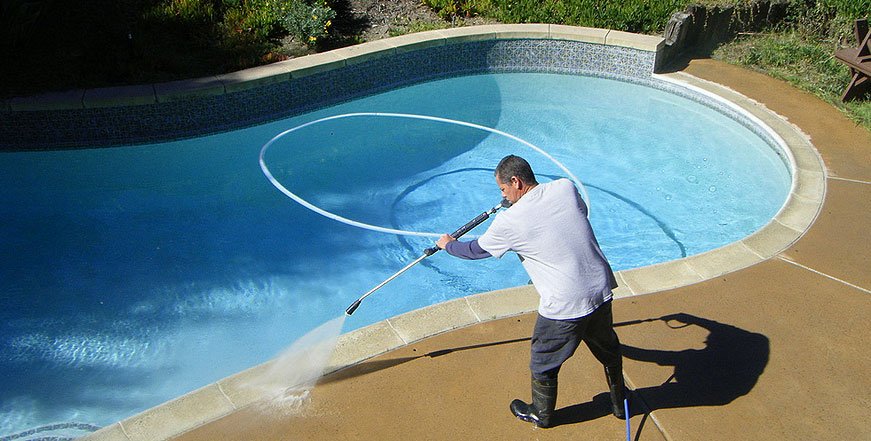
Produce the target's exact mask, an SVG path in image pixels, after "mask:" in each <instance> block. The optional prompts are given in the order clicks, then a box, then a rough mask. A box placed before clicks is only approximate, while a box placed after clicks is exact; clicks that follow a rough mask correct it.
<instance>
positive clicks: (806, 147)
mask: <svg viewBox="0 0 871 441" xmlns="http://www.w3.org/2000/svg"><path fill="white" fill-rule="evenodd" d="M476 32H477V33H476ZM609 36H610V37H609ZM636 37H637V38H636ZM491 38H493V39H500V38H502V39H513V38H552V39H573V40H578V41H585V42H593V43H600V44H609V41H610V44H614V45H620V46H626V45H632V46H626V47H633V48H636V49H643V50H651V51H657V52H659V50H661V48H662V39H661V38H658V37H650V36H643V35H635V34H628V33H625V32H618V31H609V30H603V29H590V28H574V27H570V26H562V25H489V26H479V27H470V28H456V29H450V30H440V31H429V32H424V33H420V34H410V35H406V36H401V37H394V38H392V39H386V40H379V41H375V42H372V43H365V44H362V45H359V46H353V47H351V48H345V49H340V50H339V51H345V52H342V53H341V54H331V55H322V56H321V54H317V55H314V56H311V57H314V58H312V59H309V60H304V61H305V62H303V61H299V62H296V63H295V64H294V65H293V66H292V67H293V69H291V70H290V71H291V72H295V71H296V69H297V68H300V69H308V70H304V71H308V72H312V73H314V72H315V71H317V69H320V68H321V67H319V66H321V65H319V64H318V62H319V61H320V62H323V63H324V64H325V65H326V66H333V67H335V66H336V63H340V64H341V63H347V62H348V60H357V61H363V60H368V59H371V57H377V56H379V54H381V55H387V54H390V53H396V51H408V50H414V49H416V48H423V47H428V46H429V45H437V44H446V42H447V41H457V40H458V39H459V41H474V40H481V39H491ZM639 46H643V47H639ZM326 54H330V53H326ZM361 57H362V58H361ZM366 57H369V58H366ZM303 58H308V57H303ZM658 58H659V57H658V56H657V62H659V60H658ZM300 60H302V59H300ZM290 61H293V60H290ZM351 62H353V61H351ZM267 67H268V66H267ZM287 67H289V66H283V67H281V68H275V69H279V70H282V69H285V68H287ZM255 69H256V70H258V71H260V70H261V69H258V68H255ZM270 72H271V73H270ZM249 74H250V75H251V76H250V77H249V78H250V79H251V81H253V82H255V83H257V84H263V81H280V80H276V79H275V76H276V75H278V77H282V76H283V75H285V74H286V73H285V72H284V71H283V70H282V71H281V72H280V73H275V71H273V70H271V69H262V71H260V72H247V73H244V74H243V73H237V74H236V77H237V78H242V77H246V76H247V75H249ZM228 75H232V74H228ZM284 78H289V77H284ZM653 78H654V79H657V80H661V81H665V82H669V83H672V84H675V85H678V86H680V87H684V88H687V89H691V90H693V91H696V92H698V93H702V94H704V95H707V96H709V97H711V98H714V99H716V100H718V101H720V102H721V103H723V104H725V105H727V106H729V107H731V108H733V109H734V110H736V111H739V112H740V113H742V114H744V115H745V116H747V117H748V118H750V119H751V120H753V121H755V122H758V123H761V127H763V128H765V129H766V130H768V131H769V132H770V134H771V136H772V138H773V139H775V140H776V141H777V142H778V143H779V144H780V145H781V147H782V148H783V151H784V153H785V154H786V156H787V160H788V162H789V163H790V164H791V167H792V170H791V171H792V176H793V182H792V187H791V190H790V194H789V197H788V198H787V200H786V202H785V203H784V205H783V207H782V208H781V209H780V210H779V212H778V213H777V214H776V215H775V216H774V218H773V219H772V220H771V221H770V222H769V223H768V224H766V225H765V226H764V227H762V228H761V229H760V230H758V231H757V232H755V233H753V234H751V235H750V236H748V237H746V238H744V239H742V240H740V241H737V242H733V243H731V244H728V245H725V246H723V247H720V248H717V249H715V250H711V251H708V252H705V253H702V254H699V255H694V256H690V257H687V258H683V259H679V260H673V261H669V262H664V263H660V264H656V265H651V266H646V267H642V268H635V269H631V270H625V271H619V272H617V274H616V276H617V281H618V284H619V285H620V286H619V287H618V288H617V289H616V290H615V291H614V295H615V298H624V297H631V296H638V295H646V294H652V293H656V292H661V291H665V290H668V289H672V288H677V287H681V286H687V285H691V284H695V283H700V282H703V281H705V280H709V279H712V278H716V277H720V276H722V275H725V274H728V273H731V272H734V271H737V270H740V269H743V268H746V267H749V266H752V265H755V264H758V263H761V262H763V261H766V260H768V259H770V258H772V257H774V256H776V255H777V254H779V253H780V252H782V251H783V250H785V249H787V248H789V246H790V245H792V244H793V243H795V242H796V241H797V240H798V239H799V238H800V237H801V236H803V235H804V233H805V232H806V231H807V230H808V229H809V228H810V226H811V225H812V224H813V223H814V221H815V220H816V218H817V216H818V215H819V213H820V210H821V209H822V203H823V201H824V199H825V193H826V176H827V172H826V170H825V166H824V164H823V162H822V159H821V157H820V155H819V154H818V152H817V151H816V149H815V148H814V147H813V145H812V144H811V142H810V140H809V138H808V136H807V135H805V134H804V133H802V132H801V130H800V129H798V128H797V127H795V126H794V125H792V124H790V123H789V122H788V121H786V119H784V118H783V117H781V116H779V115H777V114H775V113H774V112H772V111H770V110H768V109H767V108H766V107H765V106H764V105H762V104H760V103H758V102H755V101H753V100H751V99H749V98H747V97H745V96H744V95H741V94H739V93H737V92H735V91H734V90H731V89H729V88H726V87H724V86H721V85H718V84H716V83H712V82H708V81H705V80H701V79H699V78H696V77H694V76H692V75H689V74H686V73H682V72H678V73H670V74H655V75H653ZM258 82H259V83H258ZM197 84H204V83H197ZM195 86H196V84H195ZM238 87H243V86H238ZM225 91H226V86H225ZM188 96H190V95H188ZM129 104H130V103H129V102H125V103H124V104H118V105H129ZM83 105H84V104H83ZM537 306H538V295H537V294H536V292H535V290H534V288H533V287H532V286H520V287H513V288H507V289H502V290H497V291H490V292H485V293H480V294H475V295H471V296H467V297H463V298H459V299H455V300H451V301H447V302H444V303H440V304H436V305H431V306H428V307H425V308H421V309H418V310H415V311H411V312H408V313H405V314H402V315H399V316H395V317H392V318H389V319H386V320H383V321H380V322H377V323H374V324H372V325H369V326H366V327H363V328H360V329H357V330H355V331H351V332H349V333H346V334H343V335H341V336H340V337H339V340H338V344H337V346H336V350H335V351H334V353H333V356H332V358H331V360H330V362H329V366H328V368H327V370H326V373H331V372H335V371H337V370H340V369H343V368H346V367H349V366H353V365H356V364H358V363H360V362H363V361H365V360H367V359H370V358H372V357H375V356H378V355H381V354H384V353H386V352H389V351H391V350H394V349H397V348H400V347H402V346H405V345H407V344H410V343H413V342H416V341H419V340H422V339H424V338H427V337H430V336H433V335H437V334H441V333H444V332H449V331H451V330H455V329H460V328H464V327H467V326H472V325H475V324H478V323H483V322H486V321H490V320H496V319H500V318H504V317H510V316H515V315H520V314H524V313H528V312H532V311H535V310H536V309H537ZM272 363H273V361H267V362H265V363H263V364H260V365H257V366H254V367H252V368H249V369H246V370H244V371H242V372H239V373H237V374H234V375H231V376H229V377H226V378H224V379H221V380H218V381H217V382H214V383H211V384H209V385H206V386H204V387H202V388H200V389H197V390H195V391H192V392H190V393H188V394H185V395H183V396H181V397H178V398H176V399H174V400H171V401H169V402H166V403H164V404H161V405H158V406H156V407H153V408H151V409H149V410H146V411H144V412H142V413H140V414H137V415H134V416H132V417H130V418H127V419H125V420H123V421H120V422H117V423H114V424H111V425H109V426H106V427H104V428H102V429H100V430H99V431H97V432H94V433H93V434H90V435H88V436H86V437H84V439H88V440H156V439H169V438H171V437H173V436H176V435H179V434H181V433H184V432H186V431H189V430H191V429H194V428H196V427H199V426H201V425H203V424H206V423H208V422H210V421H214V420H216V419H218V418H220V417H222V416H225V415H227V414H229V413H231V412H234V411H236V410H239V409H241V408H244V407H246V406H248V405H251V404H254V403H256V402H257V401H259V400H260V399H262V398H263V397H262V396H260V395H259V394H257V393H255V392H252V391H251V390H249V389H247V388H246V387H245V384H246V383H247V382H248V380H250V379H252V378H256V377H257V376H259V375H260V374H261V373H262V372H264V371H265V370H266V369H269V367H270V366H271V364H272Z"/></svg>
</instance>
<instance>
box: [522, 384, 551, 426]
mask: <svg viewBox="0 0 871 441" xmlns="http://www.w3.org/2000/svg"><path fill="white" fill-rule="evenodd" d="M556 391H557V380H556V379H553V380H544V381H539V380H536V379H535V378H533V379H532V404H526V403H524V402H523V401H521V400H514V401H512V402H511V413H513V414H514V416H516V417H517V418H520V419H521V420H523V421H527V422H530V423H533V424H535V425H536V426H538V427H550V425H551V418H552V417H553V411H554V409H555V408H556Z"/></svg>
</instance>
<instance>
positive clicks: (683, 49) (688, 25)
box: [663, 0, 788, 64]
mask: <svg viewBox="0 0 871 441" xmlns="http://www.w3.org/2000/svg"><path fill="white" fill-rule="evenodd" d="M787 5H788V2H787V1H786V0H757V1H754V2H752V3H750V4H749V5H746V6H713V7H706V6H703V5H690V6H687V8H686V9H684V10H683V11H680V12H676V13H674V14H673V15H672V16H671V19H670V20H669V22H668V24H667V25H666V27H665V31H664V33H663V38H665V49H664V53H663V56H664V57H663V61H664V62H665V63H666V64H667V63H668V62H672V61H674V60H676V59H678V58H679V57H680V56H681V55H690V54H693V55H698V54H702V55H708V54H710V53H711V51H712V50H713V49H714V48H715V47H716V46H717V45H718V44H720V43H722V42H724V41H729V40H731V39H733V38H735V36H736V35H737V34H738V33H739V32H757V31H760V30H763V29H765V28H767V27H770V26H773V25H776V24H777V23H780V22H781V21H782V20H783V19H784V17H785V16H786V12H787Z"/></svg>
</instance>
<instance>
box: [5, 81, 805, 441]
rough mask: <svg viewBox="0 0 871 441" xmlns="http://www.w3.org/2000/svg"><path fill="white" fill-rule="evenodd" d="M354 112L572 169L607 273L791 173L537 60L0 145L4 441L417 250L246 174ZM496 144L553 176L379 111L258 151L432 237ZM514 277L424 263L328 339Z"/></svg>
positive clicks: (357, 206) (741, 141) (392, 268)
mask: <svg viewBox="0 0 871 441" xmlns="http://www.w3.org/2000/svg"><path fill="white" fill-rule="evenodd" d="M349 112H397V113H408V114H423V115H433V116H439V117H444V118H450V119H455V120H460V121H468V122H472V123H475V124H480V125H482V126H486V127H492V128H497V129H499V130H502V131H504V132H507V133H510V134H512V135H515V136H518V137H520V138H522V139H524V140H526V141H528V142H530V143H533V144H535V145H536V146H538V147H540V148H542V149H544V150H545V151H547V152H548V153H549V154H551V155H552V156H553V157H554V158H556V159H557V160H558V161H559V162H561V163H562V164H565V166H566V167H568V169H569V170H571V171H572V173H573V174H575V175H576V176H577V177H579V178H580V179H581V180H582V181H583V184H584V186H585V187H586V190H587V192H588V194H589V198H590V205H591V216H590V218H591V221H592V223H593V227H594V229H595V231H596V234H597V236H598V239H599V242H600V244H601V247H602V249H603V251H604V252H605V254H606V256H607V257H608V258H609V260H610V261H611V263H612V265H613V266H614V269H615V270H621V269H628V268H635V267H640V266H645V265H650V264H653V263H657V262H663V261H668V260H673V259H677V258H681V257H684V256H688V255H693V254H697V253H701V252H704V251H707V250H711V249H714V248H717V247H720V246H722V245H725V244H728V243H730V242H734V241H736V240H739V239H741V238H743V237H746V236H747V235H749V234H751V233H752V232H754V231H755V230H757V229H759V228H760V227H762V226H763V225H765V224H766V223H767V222H768V221H769V220H770V219H771V218H772V217H773V216H774V215H775V213H776V212H777V211H778V210H779V208H780V207H781V206H782V205H783V203H784V201H785V200H786V198H787V195H788V193H789V189H790V184H791V178H790V172H789V170H788V168H787V166H786V165H785V161H784V160H783V158H782V157H781V156H780V155H778V154H777V153H776V151H775V150H774V149H773V148H772V147H771V146H769V145H768V144H767V143H766V142H764V141H763V140H762V139H760V138H759V137H758V136H757V135H755V134H754V133H753V132H751V131H750V130H748V129H747V128H745V127H744V126H742V125H741V124H738V123H737V122H735V121H734V120H731V119H729V118H726V117H724V116H723V115H722V114H720V113H718V112H716V111H714V110H712V109H710V108H708V107H706V106H703V105H700V104H698V103H696V102H694V101H691V100H688V99H685V98H681V97H678V96H675V95H672V94H668V93H665V92H662V91H659V90H656V89H651V88H647V87H643V86H639V85H634V84H628V83H622V82H617V81H613V80H607V79H599V78H590V77H579V76H565V75H555V74H524V73H517V74H492V75H475V76H467V77H458V78H452V79H446V80H440V81H434V82H429V83H425V84H420V85H415V86H411V87H406V88H402V89H398V90H395V91H391V92H387V93H382V94H378V95H374V96H371V97H367V98H363V99H358V100H355V101H351V102H347V103H344V104H341V105H338V106H335V107H331V108H327V109H323V110H320V111H318V112H314V113H311V114H307V115H303V116H299V117H294V118H290V119H287V120H282V121H276V122H273V123H269V124H265V125H262V126H258V127H253V128H250V129H245V130H240V131H235V132H229V133H224V134H219V135H214V136H207V137H201V138H196V139H189V140H180V141H177V142H170V143H163V144H155V145H144V146H128V147H117V148H109V149H85V150H75V151H58V152H38V153H35V152H26V153H2V154H0V185H2V188H3V189H4V191H3V192H0V293H2V296H0V299H2V300H0V302H2V303H0V318H2V320H0V354H2V359H0V372H3V373H4V374H3V375H4V377H5V378H4V381H2V382H0V437H2V436H4V435H10V434H16V433H19V432H22V431H25V430H28V429H33V428H36V427H41V426H45V425H48V424H52V423H56V422H61V423H71V422H75V423H79V424H92V425H97V426H103V425H108V424H111V423H112V422H115V421H118V420H121V419H123V418H126V417H128V416H131V415H133V414H135V413H137V412H140V411H142V410H145V409H147V408H149V407H152V406H155V405H157V404H160V403H162V402H164V401H167V400H169V399H172V398H174V397H177V396H179V395H181V394H184V393H186V392H188V391H191V390H194V389H196V388H198V387H201V386H203V385H206V384H208V383H211V382H214V381H216V380H218V379H220V378H222V377H225V376H227V375H230V374H233V373H235V372H238V371H240V370H243V369H245V368H247V367H250V366H253V365H255V364H258V363H261V362H263V361H266V360H268V359H270V358H271V357H273V356H275V355H276V354H277V353H279V352H280V351H281V349H282V348H284V347H286V346H287V345H289V344H290V343H292V342H293V341H294V339H296V338H297V337H299V336H301V335H303V334H305V333H306V332H307V331H309V330H311V329H314V328H315V327H317V326H318V325H320V324H322V323H324V322H326V321H327V320H329V319H332V318H335V317H336V316H338V315H340V314H342V313H344V310H345V308H346V307H347V306H348V305H349V304H350V303H351V302H352V301H353V300H355V299H356V298H357V297H359V296H360V295H361V294H362V293H364V292H366V291H368V290H369V289H370V288H371V287H373V286H375V285H376V284H377V283H379V282H381V281H382V280H384V279H385V278H387V277H388V276H390V275H392V274H393V273H394V272H396V271H397V270H398V269H400V268H401V267H402V266H404V265H405V264H406V263H407V262H409V261H411V260H413V259H414V258H416V257H418V256H419V255H420V253H421V251H422V250H423V249H424V248H426V247H428V246H430V245H431V244H432V240H431V239H427V238H420V237H402V236H396V235H390V234H384V233H378V232H373V231H369V230H366V229H361V228H357V227H353V226H349V225H346V224H343V223H339V222H337V221H335V220H331V219H328V218H326V217H324V216H321V215H319V214H317V213H314V212H313V211H310V210H308V209H306V208H304V207H302V206H301V205H299V204H297V203H296V202H294V201H292V200H291V199H289V198H287V197H286V196H285V195H283V194H282V193H280V192H279V191H278V190H277V189H276V188H274V187H273V186H272V185H271V184H270V183H269V181H267V179H266V178H265V177H264V175H263V173H262V171H261V170H260V168H259V164H258V154H259V151H260V148H261V147H262V146H263V145H264V144H265V143H266V142H267V141H269V140H270V139H272V138H273V137H274V136H275V135H276V134H278V133H280V132H282V131H284V130H287V129H289V128H291V127H294V126H297V125H300V124H303V123H305V122H309V121H313V120H316V119H318V118H322V117H325V116H329V115H338V114H344V113H349ZM509 153H515V154H519V155H521V156H524V157H526V158H527V159H528V160H529V161H530V163H531V164H532V166H533V169H534V170H535V171H536V173H537V174H538V175H539V177H540V180H541V181H548V180H550V179H555V178H558V177H561V176H564V175H565V173H563V172H562V171H561V170H560V169H559V168H558V167H556V166H555V165H554V164H553V163H552V162H550V161H548V160H547V159H546V158H544V157H543V156H542V155H540V154H538V153H537V152H535V151H533V150H531V149H529V148H528V147H526V146H524V145H522V144H520V143H518V142H516V141H512V140H510V139H508V138H505V137H502V136H498V135H495V134H492V133H487V132H484V131H481V130H475V129H472V128H469V127H463V126H457V125H452V124H445V123H439V122H435V121H428V120H409V119H397V118H389V117H359V118H343V119H337V120H331V121H327V122H324V123H320V124H316V125H312V126H309V127H306V128H305V129H301V130H298V131H295V132H293V133H291V134H289V135H288V136H284V137H282V138H281V139H280V140H279V141H277V142H276V143H275V144H274V145H273V146H272V147H271V148H270V150H269V151H268V152H267V154H266V156H265V161H266V163H267V164H268V166H269V169H270V170H271V171H272V172H273V173H274V174H275V176H276V178H277V179H279V180H280V182H281V183H282V184H283V185H285V186H287V188H289V189H291V190H292V191H294V192H295V193H296V194H298V195H300V196H301V197H303V198H304V199H306V200H307V201H309V202H311V203H313V204H315V205H317V206H318V207H321V208H322V209H324V210H327V211H330V212H332V213H336V214H338V215H341V216H344V217H347V218H350V219H354V220H358V221H360V222H366V223H369V224H372V225H379V226H384V227H389V228H396V229H403V230H413V231H422V232H436V233H441V232H449V231H453V230H454V229H455V228H457V227H458V226H460V225H462V224H464V223H465V222H466V221H468V220H469V219H471V218H473V217H475V216H476V215H478V214H479V213H481V212H482V211H484V210H486V209H488V208H490V207H492V206H493V205H495V204H496V203H498V202H499V199H500V194H499V190H498V188H497V187H496V185H495V183H494V181H493V167H494V166H495V165H496V163H497V162H498V161H499V159H500V158H501V157H502V156H504V155H506V154H509ZM486 225H487V224H485V225H483V226H482V227H479V230H476V231H473V232H472V233H471V234H470V235H474V234H475V233H476V232H477V233H478V234H480V232H481V231H483V229H484V228H486ZM527 280H528V277H527V276H526V274H525V273H524V271H523V269H522V267H521V266H520V263H519V261H518V260H517V259H516V258H512V257H510V256H509V257H506V258H503V259H501V260H493V259H490V260H486V261H478V262H467V261H461V260H459V259H453V258H451V257H450V256H447V255H446V254H445V253H439V254H436V255H435V256H432V257H431V258H429V259H427V260H426V261H424V262H423V263H422V264H421V265H418V266H417V267H415V268H413V269H412V270H411V271H409V272H408V273H406V274H404V275H403V276H401V277H400V278H398V279H396V280H395V281H393V282H391V283H390V284H388V285H387V286H385V287H384V288H382V289H381V290H380V291H378V292H377V293H375V294H373V295H372V296H371V297H369V298H368V299H367V300H366V302H364V303H363V305H362V306H361V307H360V309H358V310H357V312H356V313H355V314H354V315H353V316H352V317H350V318H349V319H348V320H347V321H346V323H345V331H348V330H351V329H354V328H358V327H362V326H365V325H367V324H371V323H374V322H376V321H379V320H382V319H384V318H387V317H390V316H394V315H397V314H400V313H403V312H407V311H410V310H413V309H416V308H420V307H423V306H426V305H429V304H433V303H438V302H442V301H445V300H449V299H452V298H457V297H461V296H465V295H469V294H474V293H477V292H482V291H487V290H493V289H499V288H505V287H509V286H515V285H521V284H525V283H526V282H527ZM61 426H63V425H61ZM68 429H69V431H70V432H69V433H71V434H73V435H78V434H81V430H83V429H81V426H79V427H78V428H77V427H76V426H69V428H68ZM46 430H48V429H46ZM63 430H64V429H63V427H60V428H59V429H57V430H54V431H52V432H51V434H52V435H53V436H59V435H58V434H63V433H64V432H63ZM77 430H78V431H77ZM46 433H48V432H45V431H42V432H40V434H42V435H45V434H46Z"/></svg>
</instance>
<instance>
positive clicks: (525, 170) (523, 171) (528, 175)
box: [496, 155, 538, 184]
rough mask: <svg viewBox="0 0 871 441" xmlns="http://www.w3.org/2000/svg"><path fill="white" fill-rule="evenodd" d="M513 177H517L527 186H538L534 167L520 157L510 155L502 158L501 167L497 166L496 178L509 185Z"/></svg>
mask: <svg viewBox="0 0 871 441" xmlns="http://www.w3.org/2000/svg"><path fill="white" fill-rule="evenodd" d="M512 176H517V178H518V179H520V180H521V181H523V182H524V183H525V184H538V182H537V181H536V180H535V173H533V172H532V167H530V166H529V163H528V162H526V160H525V159H523V158H521V157H520V156H514V155H508V156H506V157H504V158H502V160H501V161H499V165H497V166H496V177H497V178H498V179H499V182H502V183H508V181H510V180H511V177H512Z"/></svg>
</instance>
